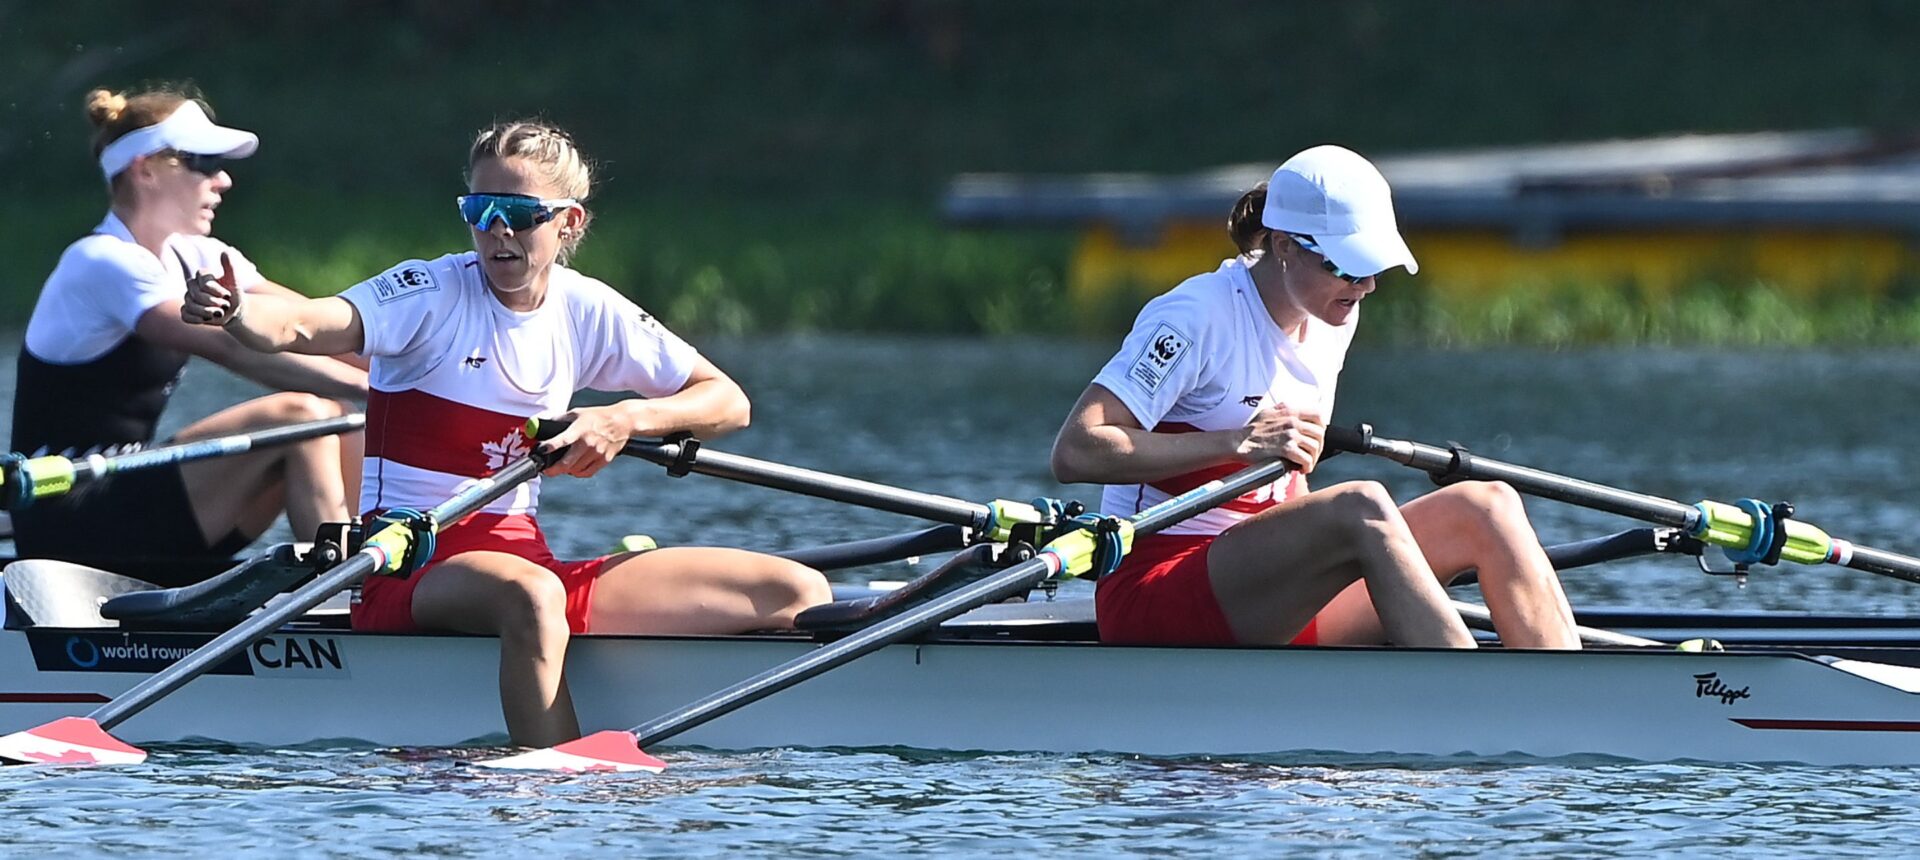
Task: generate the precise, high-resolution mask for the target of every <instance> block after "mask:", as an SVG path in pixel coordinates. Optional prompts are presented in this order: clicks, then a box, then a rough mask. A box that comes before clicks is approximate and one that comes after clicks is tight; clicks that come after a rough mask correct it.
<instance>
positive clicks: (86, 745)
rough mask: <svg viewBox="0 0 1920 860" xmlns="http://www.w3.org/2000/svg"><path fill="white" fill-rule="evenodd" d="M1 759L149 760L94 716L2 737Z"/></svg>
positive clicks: (65, 719) (85, 762) (41, 761)
mask: <svg viewBox="0 0 1920 860" xmlns="http://www.w3.org/2000/svg"><path fill="white" fill-rule="evenodd" d="M0 760H5V761H6V763H8V764H55V765H74V766H92V765H102V764H139V763H141V762H143V761H146V760H147V752H146V750H143V749H140V748H139V747H133V746H128V745H127V744H125V743H122V742H121V741H120V739H118V738H116V737H114V736H113V735H110V734H107V730H106V729H103V728H100V724H99V723H96V722H94V721H93V720H92V719H89V718H87V717H62V718H60V719H57V720H54V721H53V722H51V723H47V724H45V725H41V726H37V727H35V728H31V729H28V730H26V731H24V732H14V733H13V734H10V735H6V736H5V737H0Z"/></svg>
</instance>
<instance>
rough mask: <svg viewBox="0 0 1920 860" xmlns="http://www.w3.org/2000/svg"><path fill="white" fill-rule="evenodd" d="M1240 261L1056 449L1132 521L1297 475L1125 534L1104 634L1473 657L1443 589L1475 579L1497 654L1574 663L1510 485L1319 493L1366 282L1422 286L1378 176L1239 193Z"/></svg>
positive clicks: (1157, 313)
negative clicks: (1142, 513)
mask: <svg viewBox="0 0 1920 860" xmlns="http://www.w3.org/2000/svg"><path fill="white" fill-rule="evenodd" d="M1228 232H1229V233H1230V234H1231V235H1232V237H1233V239H1234V241H1235V243H1236V244H1237V245H1238V246H1239V247H1240V250H1241V252H1242V253H1241V255H1240V256H1238V257H1235V258H1233V259H1229V260H1226V261H1225V262H1223V263H1222V264H1221V265H1220V268H1219V269H1218V270H1216V271H1214V272H1210V273H1207V274H1203V275H1198V276H1195V277H1193V278H1189V279H1188V280H1187V281H1186V282H1184V283H1182V284H1181V285H1180V286H1178V287H1176V288H1174V289H1173V290H1172V291H1170V292H1168V293H1166V294H1164V295H1161V296H1159V297H1157V298H1155V299H1154V300H1152V301H1150V302H1148V303H1147V305H1146V307H1145V308H1144V309H1142V310H1141V312H1140V316H1139V318H1138V319H1137V320H1136V321H1135V323H1134V327H1133V331H1132V333H1131V334H1129V335H1128V336H1127V339H1126V341H1125V343H1124V344H1123V345H1122V346H1121V348H1120V351H1119V353H1117V354H1116V355H1115V356H1114V357H1113V359H1112V360H1110V361H1109V362H1108V363H1107V365H1106V366H1105V367H1104V368H1103V369H1102V370H1101V371H1100V372H1099V374H1098V375H1097V376H1095V377H1094V380H1093V384H1092V385H1090V386H1088V387H1087V390H1086V392H1085V393H1084V394H1082V395H1081V396H1080V400H1079V402H1078V403H1075V404H1074V407H1073V411H1072V413H1071V414H1070V415H1069V416H1068V418H1067V422H1066V425H1065V426H1064V427H1062V428H1061V430H1060V435H1059V438H1058V439H1057V440H1056V441H1055V442H1054V448H1053V472H1054V475H1055V477H1057V478H1058V479H1059V480H1061V481H1063V482H1093V483H1103V484H1107V485H1108V486H1107V488H1106V491H1105V495H1104V499H1103V506H1102V508H1101V510H1102V511H1103V512H1105V513H1108V514H1115V515H1122V516H1124V515H1128V514H1131V513H1133V512H1135V511H1138V510H1140V509H1143V508H1146V507H1148V506H1151V505H1153V504H1155V503H1158V502H1160V501H1162V500H1164V499H1166V498H1168V497H1170V496H1172V495H1176V494H1178V493H1181V492H1183V491H1185V490H1188V489H1191V488H1192V487H1195V486H1198V485H1200V484H1202V483H1204V482H1206V481H1208V480H1211V479H1213V478H1217V477H1222V476H1224V475H1227V474H1230V473H1232V472H1234V471H1237V470H1239V469H1240V468H1243V467H1244V466H1245V465H1246V464H1249V463H1258V462H1264V461H1268V460H1272V459H1275V458H1280V459H1285V460H1289V461H1292V462H1293V463H1295V464H1298V465H1299V467H1300V468H1299V470H1297V471H1295V472H1293V473H1291V474H1290V475H1289V476H1288V477H1287V478H1284V479H1282V480H1280V481H1277V482H1275V483H1274V484H1273V485H1271V486H1267V487H1262V488H1260V489H1259V490H1257V491H1254V492H1250V493H1248V494H1246V495H1245V496H1242V497H1241V498H1239V499H1236V500H1234V501H1232V502H1229V503H1227V504H1226V505H1224V506H1222V507H1219V508H1216V509H1214V510H1212V511H1209V512H1207V513H1204V514H1201V515H1199V516H1196V517H1194V518H1192V519H1189V520H1187V521H1185V522H1183V523H1180V524H1178V525H1176V526H1174V527H1172V528H1170V529H1168V530H1166V531H1164V532H1161V533H1159V534H1155V535H1150V536H1147V537H1144V538H1141V539H1140V540H1138V541H1137V542H1136V543H1135V545H1134V548H1133V552H1132V553H1131V554H1130V555H1129V556H1128V557H1127V558H1126V559H1125V561H1124V562H1123V563H1122V565H1121V566H1120V568H1119V569H1118V570H1116V571H1115V572H1113V573H1112V574H1109V575H1108V576H1106V577H1103V578H1102V579H1101V581H1100V583H1099V590H1098V592H1097V597H1096V601H1095V608H1096V613H1095V615H1096V618H1097V619H1098V622H1099V627H1100V635H1101V638H1102V639H1103V640H1106V641H1115V642H1138V643H1160V644H1205V645H1226V644H1249V645H1252V644H1285V643H1289V642H1292V643H1296V644H1314V643H1321V644H1332V645H1347V644H1375V643H1382V642H1389V641H1390V642H1392V643H1394V644H1398V645H1406V646H1425V647H1459V648H1471V647H1473V646H1474V640H1473V637H1472V635H1471V634H1470V633H1469V632H1468V631H1467V628H1466V626H1465V625H1464V624H1463V623H1462V622H1461V620H1460V618H1459V616H1458V615H1457V614H1456V613H1455V611H1454V609H1453V607H1452V605H1451V604H1450V602H1449V600H1448V598H1447V595H1446V591H1445V588H1444V584H1445V583H1446V582H1448V581H1450V580H1451V579H1453V578H1454V577H1455V576H1457V575H1459V574H1460V573H1461V572H1462V571H1465V570H1468V569H1477V570H1478V571H1479V574H1480V582H1481V588H1482V590H1483V592H1484V594H1485V596H1486V600H1487V604H1488V608H1489V609H1491V610H1492V613H1493V618H1494V624H1495V626H1496V627H1497V628H1498V630H1499V632H1500V636H1501V640H1502V641H1503V642H1504V643H1505V644H1506V645H1507V646H1509V647H1526V648H1578V647H1579V639H1578V637H1577V636H1576V635H1575V633H1574V631H1573V613H1572V610H1571V609H1570V608H1569V607H1568V605H1567V601H1566V596H1565V595H1564V594H1563V593H1562V592H1561V589H1560V582H1559V579H1558V577H1557V576H1556V575H1555V574H1554V571H1553V568H1552V565H1551V564H1550V563H1549V562H1548V560H1547V557H1546V553H1545V552H1544V551H1543V550H1542V549H1541V548H1540V544H1539V541H1538V539H1537V538H1536V537H1535V535H1534V532H1533V529H1532V527H1531V525H1530V524H1529V523H1528V521H1527V516H1526V510H1525V509H1524V508H1523V507H1522V505H1521V502H1520V498H1519V496H1518V495H1517V494H1516V493H1515V492H1514V491H1513V489H1512V488H1510V487H1508V486H1506V485H1505V484H1499V483H1461V484H1454V485H1451V486H1448V487H1444V488H1442V489H1440V490H1437V491H1435V492H1433V493H1430V494H1428V495H1426V496H1422V497H1420V498H1418V499H1414V500H1413V501H1411V502H1408V503H1407V504H1406V505H1404V506H1402V505H1398V504H1396V503H1395V501H1394V500H1393V498H1392V497H1391V496H1389V495H1388V493H1387V491H1386V490H1385V489H1384V488H1383V487H1381V486H1380V485H1379V484H1377V483H1373V482H1351V483H1345V484H1340V485H1336V486H1332V487H1328V488H1326V489H1322V490H1312V491H1310V490H1309V489H1308V488H1307V483H1306V478H1305V475H1306V473H1308V472H1311V471H1313V466H1314V464H1315V462H1316V461H1318V460H1319V458H1320V454H1321V447H1322V440H1323V439H1324V437H1325V433H1326V421H1327V416H1328V415H1329V414H1330V413H1331V412H1332V411H1333V393H1334V385H1335V383H1336V382H1337V380H1338V377H1339V374H1340V368H1341V366H1342V364H1343V363H1344V362H1345V358H1346V353H1347V346H1348V344H1349V343H1351V342H1352V339H1353V331H1354V327H1355V326H1356V325H1357V323H1358V321H1359V312H1360V302H1361V300H1363V299H1365V298H1366V297H1367V295H1368V294H1369V293H1372V292H1373V289H1374V279H1375V277H1376V276H1377V275H1379V274H1380V273H1382V272H1385V271H1386V270H1388V269H1391V268H1393V267H1395V266H1404V267H1406V269H1407V271H1408V272H1414V271H1417V268H1418V267H1417V265H1416V264H1415V263H1414V260H1413V254H1412V253H1411V252H1410V251H1409V250H1408V249H1407V245H1406V243H1405V242H1404V241H1403V240H1402V239H1401V238H1400V233H1399V230H1398V228H1397V227H1396V225H1395V222H1394V216H1393V200H1392V198H1391V195H1390V194H1389V191H1388V188H1387V182H1386V179H1385V178H1383V177H1382V176H1381V175H1380V172H1379V171H1378V170H1376V169H1375V168H1374V166H1373V165H1372V164H1371V163H1369V162H1368V161H1367V160H1366V159H1364V158H1362V157H1360V156H1359V155H1358V154H1356V153H1354V152H1352V151H1350V150H1347V149H1343V148H1341V147H1337V146H1317V147H1314V148H1312V149H1309V150H1306V151H1305V152H1302V153H1300V154H1299V155H1296V156H1294V157H1293V158H1291V159H1289V160H1288V161H1287V162H1286V163H1285V164H1283V165H1281V166H1280V168H1279V169H1278V170H1276V171H1275V172H1274V174H1273V178H1272V179H1271V180H1270V181H1269V182H1267V183H1263V184H1262V185H1261V186H1259V187H1256V188H1254V189H1253V190H1252V191H1250V192H1248V193H1247V194H1246V195H1245V196H1244V197H1242V198H1241V199H1240V201H1239V202H1238V204H1236V205H1235V207H1234V210H1233V212H1232V214H1231V215H1230V217H1229V219H1228Z"/></svg>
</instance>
